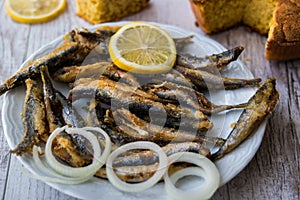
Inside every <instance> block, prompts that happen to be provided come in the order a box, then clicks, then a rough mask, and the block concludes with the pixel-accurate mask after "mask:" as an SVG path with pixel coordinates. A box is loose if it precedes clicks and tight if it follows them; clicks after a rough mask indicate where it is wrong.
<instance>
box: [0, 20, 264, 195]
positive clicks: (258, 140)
mask: <svg viewBox="0 0 300 200" xmlns="http://www.w3.org/2000/svg"><path fill="white" fill-rule="evenodd" d="M128 22H130V21H120V22H108V23H102V24H98V25H94V26H90V27H88V28H87V29H88V30H95V29H96V28H98V27H101V26H116V25H123V24H126V23H128ZM147 22H148V23H153V24H156V25H158V26H161V27H163V28H166V27H169V28H172V29H177V30H180V31H182V32H184V33H188V34H192V35H195V37H199V38H205V39H207V40H209V41H210V42H213V43H215V44H216V45H217V46H218V47H219V48H220V50H226V48H225V47H223V46H222V45H221V44H220V43H218V42H217V41H215V40H213V39H211V38H209V37H208V36H206V35H201V34H199V33H195V32H192V31H189V30H184V29H183V28H180V27H178V26H173V25H167V24H162V23H157V22H149V21H147ZM166 29H168V28H166ZM63 36H64V35H61V36H58V37H57V38H56V39H54V40H52V41H51V42H49V43H47V44H45V45H43V46H42V47H40V48H39V49H38V50H36V51H34V52H33V53H32V54H31V55H30V56H29V57H28V58H27V59H26V60H25V61H24V62H23V63H22V64H21V65H20V68H22V67H24V66H25V65H26V64H27V63H28V62H30V61H31V60H32V59H33V58H35V57H36V56H37V55H38V54H40V52H42V51H44V50H45V49H46V48H47V47H49V46H51V45H52V46H53V45H54V44H57V45H59V44H60V43H62V40H63ZM237 62H240V63H239V64H240V65H244V64H243V63H242V62H241V61H240V60H239V59H238V60H237ZM247 70H248V71H249V72H250V70H249V69H248V68H247ZM250 74H251V75H252V73H251V72H250ZM252 76H253V75H252ZM10 94H11V91H8V92H6V93H5V94H4V95H3V105H2V113H1V116H2V124H3V132H4V135H5V138H6V141H7V142H8V145H9V147H10V148H13V146H12V145H13V144H12V143H11V140H10V139H11V138H10V137H9V134H8V132H9V124H8V123H7V121H6V118H7V116H6V114H5V112H4V111H5V110H7V108H8V107H9V101H8V100H7V99H8V96H9V95H10ZM266 124H267V120H266V119H265V120H264V121H263V122H262V123H261V125H260V126H259V127H258V129H257V130H256V131H255V132H254V133H253V134H252V135H251V136H249V138H248V139H247V140H246V141H244V142H243V143H242V144H240V145H239V146H238V147H237V148H236V149H234V150H233V151H232V152H231V153H230V154H227V155H226V156H225V157H224V158H226V157H227V156H229V155H231V154H232V153H233V152H238V151H239V149H242V148H243V147H244V146H247V141H249V140H253V138H254V137H255V138H256V144H255V145H254V146H253V147H252V151H251V154H250V157H248V158H247V160H246V161H245V160H244V162H243V163H242V165H241V167H240V168H239V169H238V170H236V171H235V172H234V173H232V174H231V176H230V177H229V178H227V179H226V180H223V181H222V182H221V183H220V186H219V188H220V187H221V186H223V185H224V184H226V183H228V182H229V181H230V180H232V179H233V178H234V177H236V175H237V174H239V173H240V172H241V171H242V170H243V169H244V168H245V167H246V166H247V165H248V164H249V162H250V161H251V160H252V159H253V157H254V156H255V154H256V152H257V150H258V148H259V147H260V145H261V142H262V139H263V136H264V133H265V129H266ZM258 133H260V134H258ZM16 157H17V159H18V160H19V161H20V162H21V164H22V165H24V166H25V167H26V168H27V169H28V170H29V171H30V172H31V173H34V174H36V172H35V171H34V170H33V169H32V167H31V166H30V165H29V164H28V163H27V162H26V161H25V160H24V158H23V157H20V156H16ZM224 158H222V159H224ZM218 163H220V160H218V161H216V162H215V164H216V165H218ZM94 179H96V180H98V178H93V180H94ZM43 182H44V183H46V184H47V185H49V186H51V187H53V188H55V189H56V190H58V191H60V192H63V193H65V194H67V195H70V196H73V197H76V198H82V199H86V197H85V196H80V195H78V194H76V193H74V192H72V191H68V190H67V191H65V190H63V189H61V184H56V183H50V182H45V181H43Z"/></svg>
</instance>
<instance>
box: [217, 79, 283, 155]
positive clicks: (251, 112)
mask: <svg viewBox="0 0 300 200" xmlns="http://www.w3.org/2000/svg"><path fill="white" fill-rule="evenodd" d="M278 99H279V93H278V92H277V90H276V79H274V78H269V79H268V80H267V81H266V82H264V83H263V84H262V85H261V86H260V87H259V89H258V90H257V91H256V93H255V94H254V95H253V96H252V97H251V98H250V100H249V102H248V106H247V107H246V108H245V109H244V111H243V112H242V114H241V116H240V118H239V119H238V121H237V123H236V124H235V126H234V128H233V130H232V131H231V133H230V134H229V137H228V138H227V139H226V142H225V143H224V145H223V146H222V147H221V148H220V149H219V150H218V151H217V152H216V153H215V154H213V155H212V159H213V160H216V159H219V158H221V157H223V156H224V155H225V154H227V153H229V152H231V151H232V150H233V149H235V148H236V147H237V146H238V145H239V144H240V143H242V142H243V141H244V140H245V139H246V138H248V137H249V136H250V135H251V134H252V133H253V132H254V131H255V130H256V129H257V127H258V126H259V125H260V124H261V123H262V122H263V120H264V119H265V118H266V117H267V116H268V115H269V114H270V113H271V112H272V111H273V110H274V108H275V106H276V103H277V101H278Z"/></svg>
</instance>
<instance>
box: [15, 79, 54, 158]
mask: <svg viewBox="0 0 300 200" xmlns="http://www.w3.org/2000/svg"><path fill="white" fill-rule="evenodd" d="M25 83H26V88H27V89H26V96H25V101H24V106H23V111H22V123H23V127H24V133H23V138H22V141H21V142H20V143H19V144H18V146H17V147H16V148H15V149H13V150H11V151H10V152H11V153H15V154H16V155H23V154H24V153H27V152H29V153H31V152H32V147H33V145H39V144H40V143H43V142H46V140H47V135H48V132H49V130H48V126H47V123H46V113H45V105H44V102H43V93H42V90H41V89H40V88H39V87H38V83H37V82H36V81H34V80H32V79H27V80H26V81H25Z"/></svg>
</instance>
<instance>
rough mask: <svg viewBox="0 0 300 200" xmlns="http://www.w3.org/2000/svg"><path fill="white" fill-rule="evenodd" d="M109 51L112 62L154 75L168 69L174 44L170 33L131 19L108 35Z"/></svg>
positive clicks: (174, 54)
mask: <svg viewBox="0 0 300 200" xmlns="http://www.w3.org/2000/svg"><path fill="white" fill-rule="evenodd" d="M109 54H110V57H111V59H112V61H113V63H114V64H115V65H116V66H118V67H119V68H121V69H123V70H126V71H130V72H134V73H142V74H155V73H162V72H166V71H169V70H170V69H172V67H173V65H174V63H175V61H176V46H175V43H174V40H173V38H172V37H171V35H170V34H169V33H168V32H166V31H164V30H163V29H162V28H160V27H159V26H156V25H153V24H149V23H145V22H131V23H128V24H126V25H124V26H123V27H122V28H120V29H119V30H118V31H117V33H115V34H114V35H113V36H112V37H111V39H110V43H109Z"/></svg>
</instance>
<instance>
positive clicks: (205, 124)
mask: <svg viewBox="0 0 300 200" xmlns="http://www.w3.org/2000/svg"><path fill="white" fill-rule="evenodd" d="M135 91H138V90H135ZM135 91H134V90H133V89H132V88H129V86H125V85H124V84H122V83H117V84H116V82H114V81H111V80H109V79H107V78H101V79H98V80H91V79H85V80H84V79H80V80H79V81H78V85H76V86H75V87H74V88H73V89H72V90H70V97H71V98H73V97H74V96H75V99H76V98H78V96H94V97H95V98H96V99H97V100H100V101H102V102H104V103H108V104H109V105H110V104H111V100H113V101H116V102H114V103H115V104H116V105H115V106H121V107H124V106H125V107H129V109H130V110H131V111H134V112H138V113H149V110H150V108H151V112H152V113H153V114H154V115H155V114H156V115H161V112H162V111H163V110H165V111H166V113H167V118H168V119H176V120H177V121H178V120H181V119H190V120H185V121H186V123H189V122H191V123H190V124H188V125H189V126H191V125H192V126H193V128H197V129H199V131H201V132H203V131H207V130H209V129H211V128H212V123H211V122H210V121H209V120H208V118H207V116H205V115H204V114H203V113H202V112H200V111H197V112H194V111H192V110H189V109H186V108H179V107H178V106H176V105H173V104H169V103H168V104H163V103H161V102H157V101H154V100H153V99H156V97H153V96H151V95H149V94H147V93H145V92H142V91H138V93H136V92H135ZM76 96H77V97H76ZM147 97H149V98H147ZM176 120H175V121H176ZM197 122H198V123H197Z"/></svg>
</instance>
